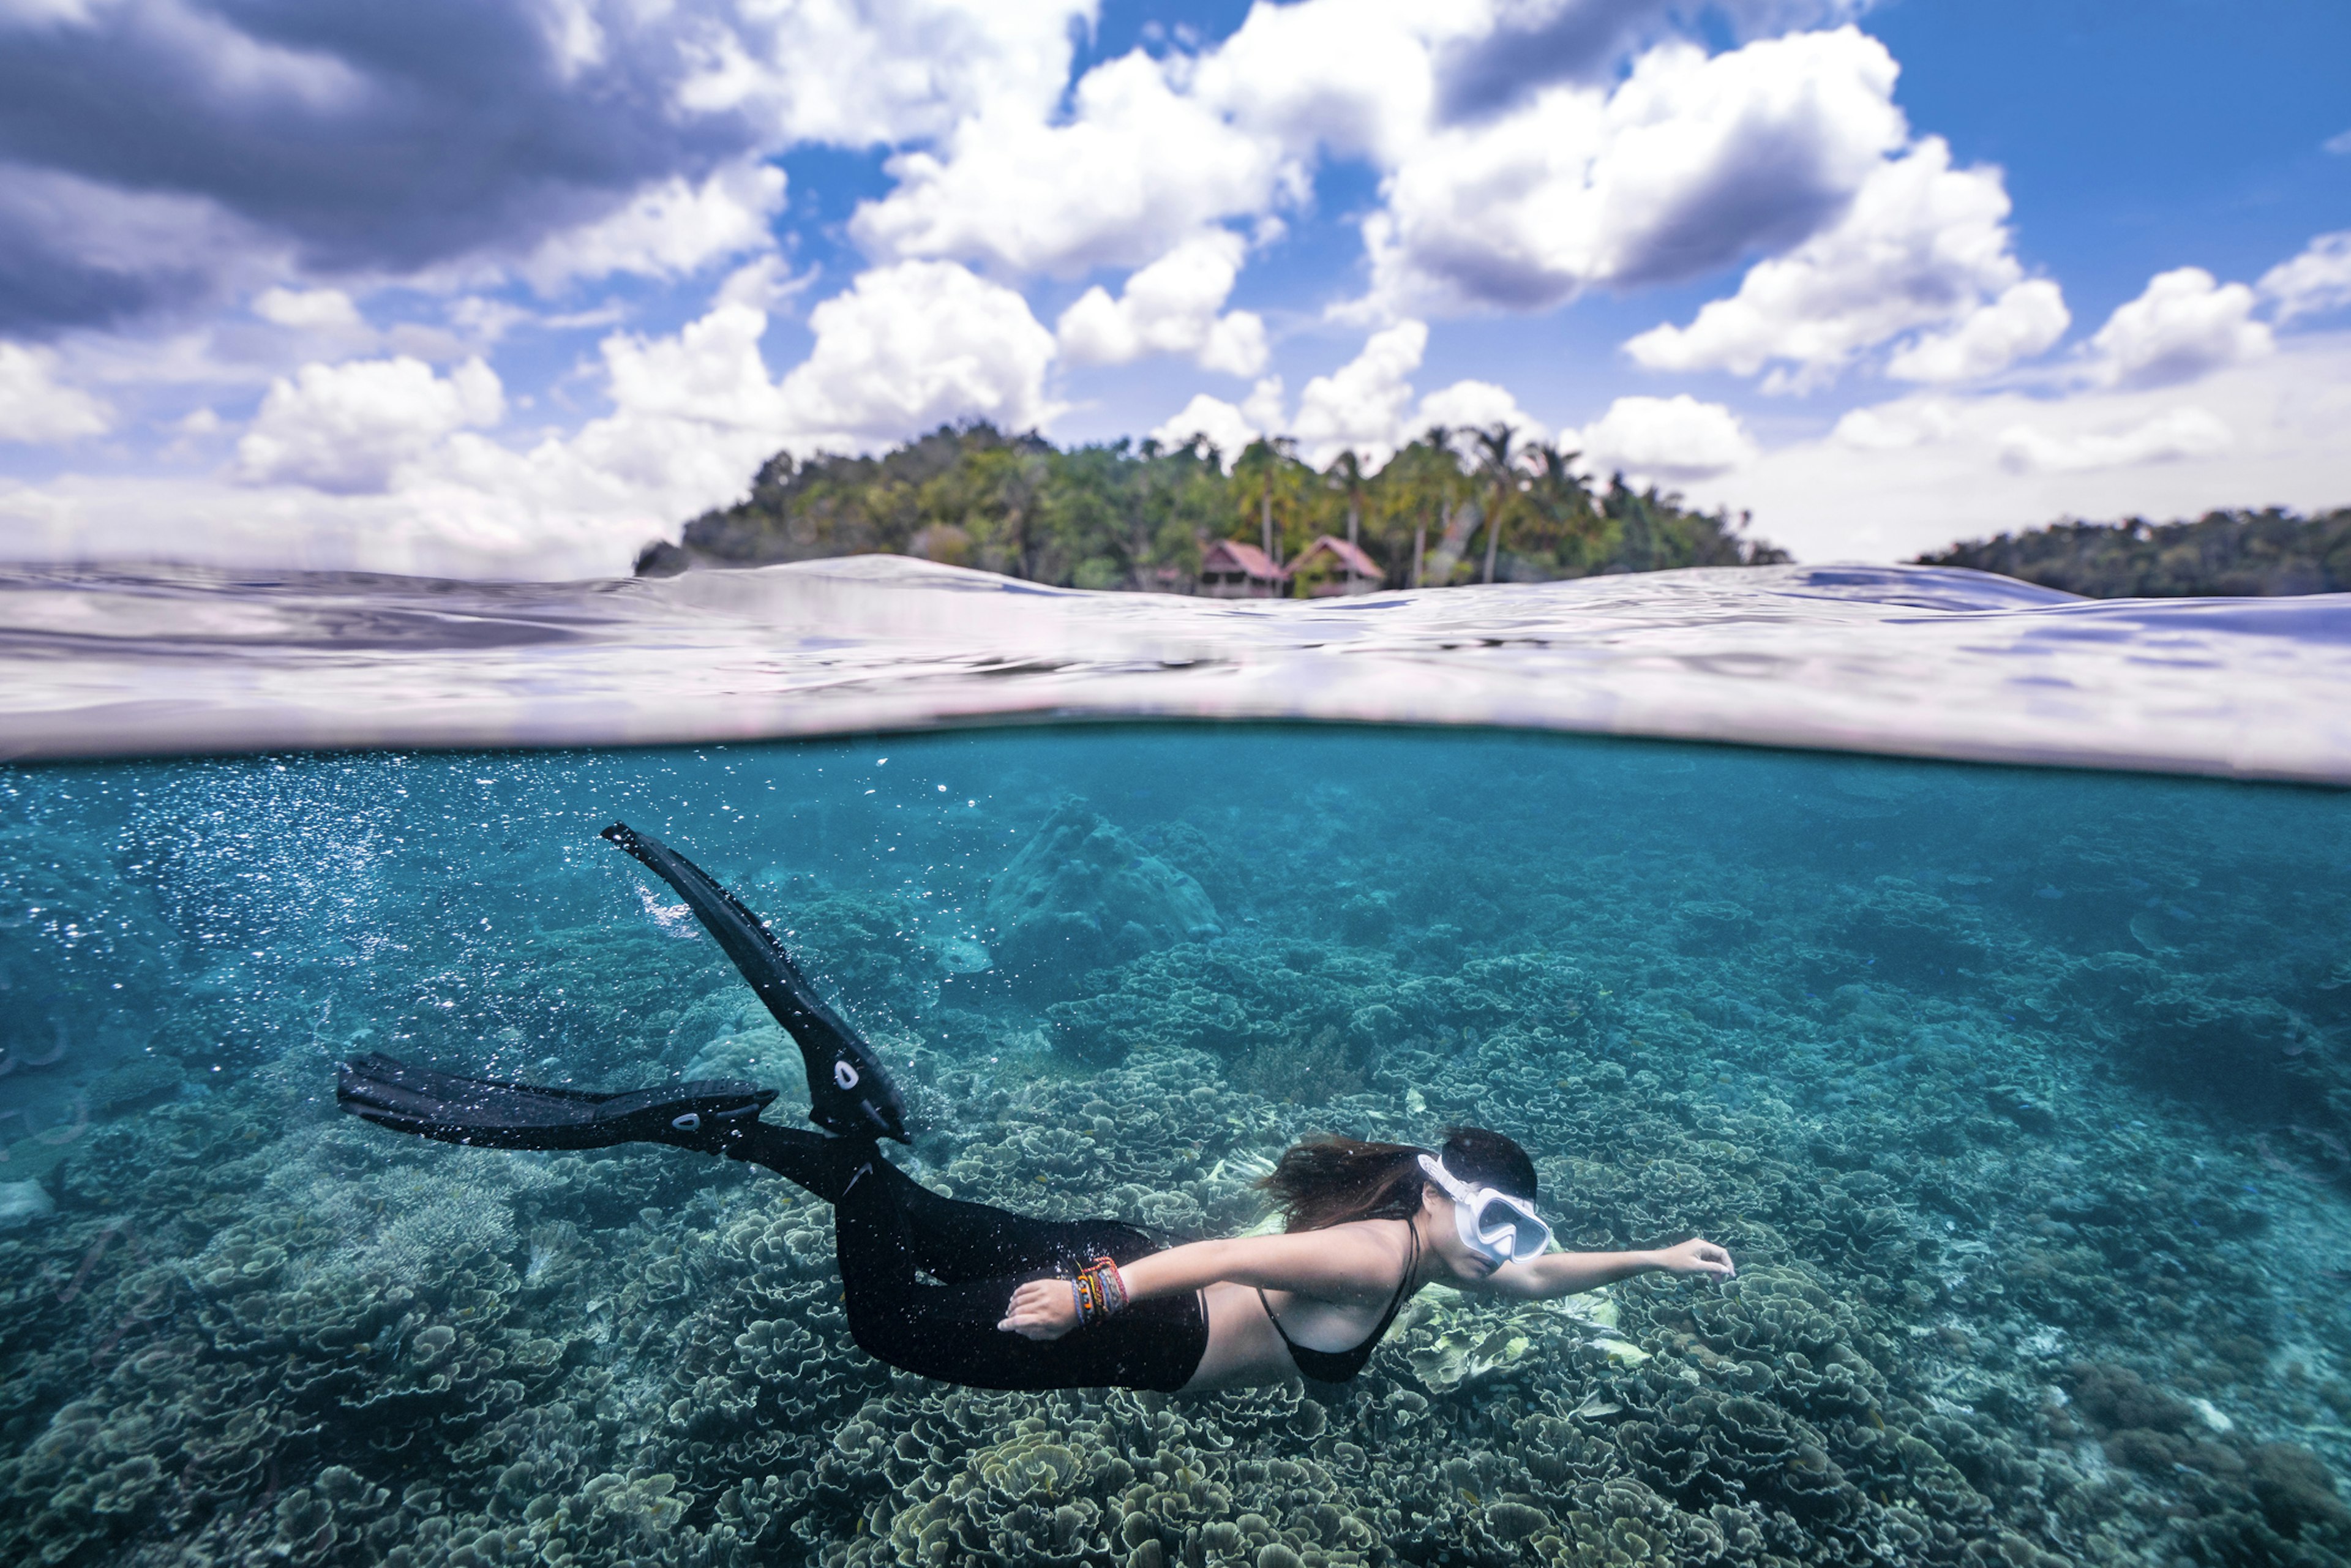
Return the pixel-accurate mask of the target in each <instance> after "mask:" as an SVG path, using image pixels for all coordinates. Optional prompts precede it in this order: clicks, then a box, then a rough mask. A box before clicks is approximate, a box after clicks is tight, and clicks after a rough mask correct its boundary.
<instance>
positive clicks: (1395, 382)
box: [1290, 321, 1428, 468]
mask: <svg viewBox="0 0 2351 1568" xmlns="http://www.w3.org/2000/svg"><path fill="white" fill-rule="evenodd" d="M1427 349H1428V326H1427V324H1426V322H1422V321H1399V322H1397V323H1396V324H1395V326H1393V327H1389V328H1385V329H1382V330H1380V331H1377V332H1374V333H1373V334H1372V335H1371V337H1370V339H1369V340H1366V341H1365V342H1364V350H1363V352H1361V353H1359V354H1357V355H1356V356H1355V357H1354V358H1353V359H1352V360H1350V361H1347V362H1346V363H1345V364H1343V365H1342V366H1340V367H1339V368H1338V369H1337V370H1335V371H1332V372H1331V373H1330V374H1329V375H1327V376H1316V377H1315V378H1314V379H1313V380H1312V381H1310V382H1307V383H1306V390H1305V391H1303V392H1300V393H1299V394H1298V417H1297V418H1296V419H1295V420H1293V421H1292V422H1291V423H1290V430H1291V432H1292V433H1293V434H1296V435H1297V436H1298V438H1299V440H1300V441H1301V443H1302V444H1303V445H1304V448H1305V454H1304V455H1305V457H1306V460H1307V461H1308V462H1309V463H1311V464H1313V465H1315V466H1316V467H1318V468H1319V467H1321V466H1322V465H1324V464H1326V463H1328V462H1330V461H1331V459H1332V458H1333V457H1336V456H1337V455H1339V454H1340V453H1342V452H1345V451H1349V450H1353V451H1355V452H1359V453H1361V454H1363V455H1364V458H1365V459H1366V460H1367V461H1368V462H1369V463H1370V464H1372V465H1379V464H1382V463H1385V462H1386V461H1387V460H1388V456H1389V455H1390V454H1391V453H1393V452H1394V451H1395V448H1396V446H1397V444H1399V442H1401V441H1403V440H1405V439H1406V438H1407V432H1406V431H1405V410H1406V409H1407V408H1409V407H1410V406H1411V404H1412V373H1413V371H1416V370H1418V369H1419V368H1420V357H1421V355H1422V354H1423V353H1425V352H1426V351H1427Z"/></svg>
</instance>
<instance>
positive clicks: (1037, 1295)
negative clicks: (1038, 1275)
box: [996, 1280, 1078, 1340]
mask: <svg viewBox="0 0 2351 1568" xmlns="http://www.w3.org/2000/svg"><path fill="white" fill-rule="evenodd" d="M996 1326H997V1327H998V1328H1000V1329H1002V1330H1004V1331H1005V1332H1006V1333H1017V1334H1019V1335H1021V1336H1022V1337H1023V1338H1026V1339H1037V1340H1047V1339H1059V1338H1061V1336H1062V1335H1063V1334H1065V1333H1069V1332H1070V1331H1071V1329H1073V1328H1075V1327H1077V1326H1078V1302H1077V1298H1076V1297H1075V1296H1074V1295H1072V1294H1071V1291H1070V1282H1069V1281H1067V1280H1031V1281H1029V1282H1028V1283H1027V1284H1025V1285H1023V1286H1021V1287H1020V1288H1019V1290H1017V1291H1013V1292H1012V1304H1011V1305H1010V1306H1008V1307H1007V1308H1005V1309H1004V1321H1003V1322H1000V1323H998V1324H997V1325H996Z"/></svg>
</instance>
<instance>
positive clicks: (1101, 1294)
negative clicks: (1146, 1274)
mask: <svg viewBox="0 0 2351 1568" xmlns="http://www.w3.org/2000/svg"><path fill="white" fill-rule="evenodd" d="M1070 1295H1071V1300H1073V1301H1076V1303H1077V1308H1078V1326H1079V1327H1081V1328H1084V1327H1086V1326H1087V1325H1089V1324H1092V1323H1098V1322H1102V1319H1104V1318H1106V1317H1109V1316H1110V1315H1111V1314H1112V1313H1113V1312H1120V1311H1122V1310H1123V1309H1124V1308H1125V1306H1126V1300H1127V1297H1126V1279H1125V1276H1123V1275H1122V1274H1121V1273H1120V1272H1119V1271H1118V1262H1117V1260H1115V1259H1113V1258H1110V1257H1107V1256H1105V1257H1100V1258H1096V1259H1095V1260H1093V1261H1092V1263H1090V1264H1088V1265H1087V1266H1086V1267H1085V1268H1083V1269H1081V1270H1078V1273H1077V1277H1076V1278H1075V1279H1073V1280H1071V1281H1070Z"/></svg>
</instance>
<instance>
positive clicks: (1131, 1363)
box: [833, 1155, 1207, 1391]
mask: <svg viewBox="0 0 2351 1568" xmlns="http://www.w3.org/2000/svg"><path fill="white" fill-rule="evenodd" d="M833 1249H834V1251H835V1253H836V1254H837V1255H838V1257H839V1259H840V1262H841V1293H842V1301H843V1305H844V1306H845V1307H846V1308H847V1311H848V1314H849V1328H850V1333H852V1335H853V1336H854V1337H855V1338H856V1340H857V1343H859V1344H860V1345H861V1346H862V1347H863V1348H864V1350H865V1351H866V1353H867V1354H870V1355H872V1356H873V1357H874V1358H875V1359H876V1360H879V1361H885V1362H888V1363H889V1364H891V1365H893V1366H897V1367H902V1368H904V1370H906V1371H909V1372H914V1373H919V1374H921V1375H924V1376H926V1377H935V1378H939V1379H942V1380H944V1381H946V1382H950V1383H963V1384H969V1385H975V1386H978V1387H983V1388H1027V1389H1039V1388H1100V1387H1131V1388H1158V1389H1165V1390H1169V1391H1173V1390H1175V1389H1177V1388H1180V1387H1182V1386H1183V1385H1185V1384H1186V1382H1188V1381H1189V1380H1190V1378H1191V1375H1192V1373H1193V1372H1194V1370H1195V1369H1196V1368H1197V1367H1198V1365H1199V1364H1200V1356H1201V1354H1202V1353H1203V1352H1205V1351H1206V1350H1207V1319H1206V1318H1205V1316H1204V1315H1203V1313H1202V1310H1201V1306H1200V1301H1199V1299H1198V1297H1197V1296H1196V1295H1192V1296H1184V1297H1179V1298H1175V1299H1173V1300H1166V1301H1145V1302H1141V1303H1138V1304H1137V1305H1135V1306H1133V1307H1130V1308H1128V1309H1127V1310H1126V1311H1125V1312H1122V1313H1120V1314H1119V1315H1118V1316H1117V1317H1115V1318H1113V1319H1111V1320H1110V1321H1109V1322H1102V1323H1098V1324H1095V1325H1093V1326H1092V1327H1090V1328H1083V1329H1079V1330H1077V1331H1075V1332H1073V1333H1069V1334H1066V1335H1064V1336H1063V1337H1062V1338H1061V1339H1058V1340H1050V1341H1042V1342H1040V1341H1037V1340H1030V1339H1024V1338H1022V1337H1021V1336H1020V1335H1019V1334H1015V1333H1007V1332H1006V1331H1004V1330H1002V1329H999V1328H998V1327H997V1326H996V1325H997V1324H998V1322H1001V1321H1002V1320H1003V1317H1004V1312H1005V1309H1006V1307H1007V1306H1008V1305H1009V1304H1010V1302H1011V1300H1012V1292H1013V1291H1014V1290H1016V1289H1017V1288H1018V1287H1019V1285H1020V1284H1021V1283H1022V1282H1024V1281H1029V1280H1033V1279H1040V1278H1042V1277H1044V1276H1046V1275H1049V1274H1054V1273H1066V1272H1071V1271H1073V1270H1076V1269H1077V1268H1080V1267H1082V1266H1083V1265H1084V1264H1086V1263H1088V1262H1091V1261H1092V1260H1093V1259H1094V1258H1096V1257H1099V1256H1105V1255H1106V1256H1109V1257H1111V1258H1113V1259H1116V1260H1119V1261H1120V1262H1131V1261H1133V1260H1134V1259H1136V1258H1139V1257H1141V1256H1143V1255H1144V1253H1146V1252H1150V1251H1153V1250H1155V1245H1154V1243H1153V1242H1152V1240H1151V1239H1150V1238H1149V1237H1147V1236H1145V1235H1144V1234H1143V1232H1141V1231H1139V1230H1137V1229H1135V1228H1134V1227H1133V1226H1130V1225H1123V1224H1121V1223H1119V1222H1118V1221H1116V1220H1109V1219H1101V1220H1074V1221H1057V1220H1045V1219H1031V1218H1027V1217H1025V1216H1021V1215H1017V1214H1011V1213H1008V1212H1007V1211H1005V1210H1003V1209H1000V1208H993V1207H987V1205H984V1204H977V1203H966V1202H962V1201H960V1200H957V1199H954V1198H946V1197H940V1196H939V1195H938V1194H936V1193H934V1192H931V1191H929V1190H928V1189H926V1188H925V1187H923V1186H920V1185H919V1184H918V1183H916V1182H915V1181H914V1180H913V1179H912V1178H911V1177H909V1176H907V1175H906V1174H905V1173H904V1172H903V1171H901V1170H899V1169H897V1167H895V1166H892V1165H890V1164H888V1163H887V1162H886V1161H884V1160H882V1159H881V1158H879V1157H878V1155H877V1156H876V1157H874V1158H873V1159H872V1161H871V1162H870V1164H862V1165H861V1166H859V1168H858V1170H857V1171H856V1172H855V1173H854V1175H853V1177H852V1180H851V1181H849V1183H848V1184H847V1185H846V1186H845V1187H844V1189H843V1190H842V1193H841V1197H838V1198H836V1199H835V1200H834V1203H833ZM925 1275H927V1276H929V1278H928V1279H925V1277H924V1276H925ZM934 1281H935V1282H934Z"/></svg>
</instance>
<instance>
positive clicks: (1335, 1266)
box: [997, 1225, 1405, 1339]
mask: <svg viewBox="0 0 2351 1568" xmlns="http://www.w3.org/2000/svg"><path fill="white" fill-rule="evenodd" d="M1392 1228H1393V1227H1388V1226H1369V1225H1364V1226H1356V1225H1344V1226H1337V1227H1333V1228H1331V1229H1328V1230H1301V1231H1297V1232H1295V1233H1285V1234H1283V1235H1280V1236H1236V1237H1232V1238H1230V1239H1224V1240H1217V1241H1190V1242H1186V1243H1185V1244H1184V1245H1183V1246H1181V1247H1170V1248H1168V1249H1166V1250H1165V1251H1164V1252H1153V1253H1150V1254H1148V1255H1147V1256H1144V1257H1141V1258H1137V1259H1136V1260H1134V1262H1132V1263H1126V1264H1122V1265H1121V1266H1120V1268H1119V1274H1120V1276H1121V1277H1122V1278H1123V1279H1124V1280H1125V1281H1126V1293H1127V1299H1128V1300H1129V1301H1149V1300H1151V1299H1152V1298H1154V1297H1155V1296H1180V1295H1184V1294H1186V1292H1188V1291H1196V1290H1199V1289H1201V1288H1202V1287H1204V1286H1207V1285H1214V1284H1218V1283H1222V1282H1225V1281H1230V1282H1231V1283H1233V1284H1237V1285H1257V1286H1260V1287H1262V1288H1263V1289H1265V1290H1269V1291H1296V1292H1297V1293H1299V1294H1300V1295H1304V1296H1312V1297H1316V1298H1318V1299H1320V1300H1323V1301H1347V1300H1349V1299H1351V1298H1353V1297H1356V1296H1366V1297H1368V1296H1378V1295H1384V1293H1386V1292H1387V1291H1393V1290H1395V1282H1396V1275H1397V1274H1398V1273H1399V1272H1400V1271H1401V1270H1403V1268H1404V1261H1405V1254H1404V1249H1403V1247H1402V1246H1401V1245H1400V1244H1399V1242H1400V1240H1401V1233H1399V1235H1398V1236H1396V1237H1390V1236H1388V1235H1386V1234H1385V1232H1386V1231H1388V1230H1390V1229H1392ZM1077 1323H1078V1314H1077V1307H1076V1304H1075V1302H1074V1301H1073V1300H1072V1298H1071V1294H1070V1282H1069V1281H1067V1280H1060V1279H1055V1280H1033V1281H1029V1283H1028V1284H1025V1285H1023V1286H1021V1287H1020V1288H1019V1290H1018V1291H1014V1292H1013V1294H1012V1304H1011V1306H1010V1307H1009V1308H1008V1310H1007V1311H1006V1312H1005V1314H1004V1321H1003V1322H1000V1323H998V1325H997V1326H998V1328H1002V1329H1006V1330H1008V1331H1010V1332H1011V1333H1018V1334H1025V1335H1027V1336H1028V1337H1029V1338H1030V1339H1059V1338H1061V1335H1063V1334H1065V1333H1069V1332H1070V1331H1071V1329H1073V1328H1075V1327H1076V1326H1077Z"/></svg>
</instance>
